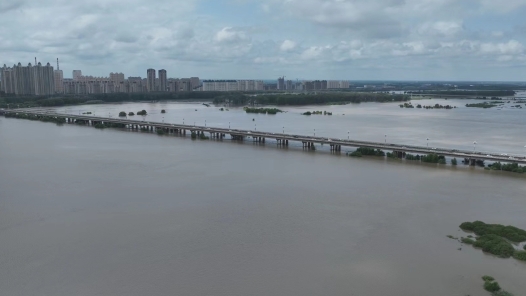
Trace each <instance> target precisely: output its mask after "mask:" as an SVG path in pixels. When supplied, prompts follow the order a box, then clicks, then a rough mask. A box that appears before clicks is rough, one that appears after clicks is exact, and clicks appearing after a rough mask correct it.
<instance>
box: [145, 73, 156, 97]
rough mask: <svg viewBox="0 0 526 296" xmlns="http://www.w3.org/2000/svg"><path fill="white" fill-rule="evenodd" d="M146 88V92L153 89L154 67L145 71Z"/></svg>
mask: <svg viewBox="0 0 526 296" xmlns="http://www.w3.org/2000/svg"><path fill="white" fill-rule="evenodd" d="M146 79H147V83H146V89H147V90H148V92H152V91H155V69H148V70H147V71H146Z"/></svg>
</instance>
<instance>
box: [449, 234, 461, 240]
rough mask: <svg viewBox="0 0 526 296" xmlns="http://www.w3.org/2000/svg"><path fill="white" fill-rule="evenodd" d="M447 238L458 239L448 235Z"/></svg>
mask: <svg viewBox="0 0 526 296" xmlns="http://www.w3.org/2000/svg"><path fill="white" fill-rule="evenodd" d="M447 237H448V238H450V239H458V237H454V236H452V235H451V234H448V235H447Z"/></svg>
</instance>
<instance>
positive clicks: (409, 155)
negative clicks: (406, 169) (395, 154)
mask: <svg viewBox="0 0 526 296" xmlns="http://www.w3.org/2000/svg"><path fill="white" fill-rule="evenodd" d="M405 159H407V160H416V161H420V159H421V156H420V155H418V154H417V155H413V154H406V155H405Z"/></svg>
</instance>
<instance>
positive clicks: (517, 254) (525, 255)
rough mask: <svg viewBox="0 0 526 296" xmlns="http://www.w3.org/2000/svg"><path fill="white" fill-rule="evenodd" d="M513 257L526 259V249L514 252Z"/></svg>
mask: <svg viewBox="0 0 526 296" xmlns="http://www.w3.org/2000/svg"><path fill="white" fill-rule="evenodd" d="M513 258H515V259H517V260H521V261H526V251H515V252H514V253H513Z"/></svg>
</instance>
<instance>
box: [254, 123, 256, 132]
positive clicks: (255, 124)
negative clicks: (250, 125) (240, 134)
mask: <svg viewBox="0 0 526 296" xmlns="http://www.w3.org/2000/svg"><path fill="white" fill-rule="evenodd" d="M254 131H256V124H255V123H254Z"/></svg>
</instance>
